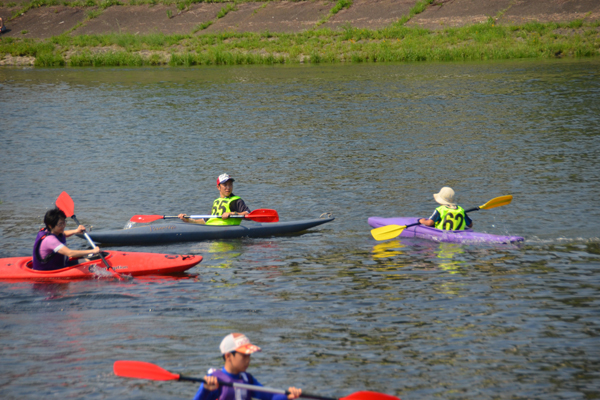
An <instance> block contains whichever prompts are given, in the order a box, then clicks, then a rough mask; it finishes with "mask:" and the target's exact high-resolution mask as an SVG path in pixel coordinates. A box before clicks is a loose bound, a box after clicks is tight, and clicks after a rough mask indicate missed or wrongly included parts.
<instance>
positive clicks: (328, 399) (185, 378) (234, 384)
mask: <svg viewBox="0 0 600 400" xmlns="http://www.w3.org/2000/svg"><path fill="white" fill-rule="evenodd" d="M179 380H180V381H190V382H201V383H206V381H205V380H204V379H202V378H191V377H189V376H183V375H179ZM219 385H222V386H229V387H232V388H236V389H237V388H239V389H246V390H254V391H256V392H264V393H274V394H285V395H288V394H289V392H288V391H287V390H282V389H275V388H270V387H264V386H256V385H249V384H247V383H238V382H222V381H219ZM300 397H304V398H306V399H316V400H338V399H336V398H334V397H323V396H317V395H313V394H308V393H302V394H301V395H300Z"/></svg>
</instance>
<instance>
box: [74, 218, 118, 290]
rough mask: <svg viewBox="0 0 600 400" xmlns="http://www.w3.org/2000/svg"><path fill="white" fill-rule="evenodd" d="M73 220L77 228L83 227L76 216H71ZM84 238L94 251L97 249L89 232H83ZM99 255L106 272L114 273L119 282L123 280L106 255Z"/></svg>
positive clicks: (100, 252)
mask: <svg viewBox="0 0 600 400" xmlns="http://www.w3.org/2000/svg"><path fill="white" fill-rule="evenodd" d="M71 218H72V219H73V221H75V223H76V224H77V226H79V225H81V224H80V223H79V220H78V219H77V217H76V216H75V214H73V215H71ZM83 236H84V237H85V238H86V240H87V241H88V243H89V244H90V246H92V249H93V248H94V247H96V245H95V244H94V242H93V241H92V238H91V237H90V235H88V234H87V232H83ZM98 254H100V258H101V259H102V262H103V263H104V266H105V267H106V270H107V271H109V272H110V273H112V274H113V275H114V276H116V277H117V278H118V279H119V280H123V277H122V276H121V274H119V273H118V272H117V271H115V270H114V269H113V268H112V267H111V266H110V265H108V262H107V261H106V258H104V254H102V251H99V252H98Z"/></svg>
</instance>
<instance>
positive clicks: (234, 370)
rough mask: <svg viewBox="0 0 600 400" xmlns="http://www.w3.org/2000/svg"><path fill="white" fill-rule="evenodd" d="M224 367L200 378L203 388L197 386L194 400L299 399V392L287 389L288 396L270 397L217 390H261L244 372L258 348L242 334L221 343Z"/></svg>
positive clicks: (268, 395) (228, 336) (250, 392)
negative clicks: (243, 385) (248, 387)
mask: <svg viewBox="0 0 600 400" xmlns="http://www.w3.org/2000/svg"><path fill="white" fill-rule="evenodd" d="M220 350H221V354H222V355H223V360H225V366H224V367H223V368H222V369H220V370H215V369H212V368H211V369H210V370H208V375H207V376H205V377H204V380H205V381H206V384H204V383H203V384H201V385H200V388H199V389H198V392H197V393H196V396H194V400H217V399H219V400H250V399H251V398H253V399H260V400H293V399H297V398H298V397H300V395H301V394H302V389H297V388H295V387H290V388H289V389H288V392H289V393H290V394H289V395H287V396H286V395H285V394H273V393H265V392H259V391H249V390H246V389H241V388H233V387H230V386H221V385H219V381H222V382H237V383H246V384H249V385H256V386H262V385H261V384H260V382H259V381H257V380H256V378H254V377H253V376H252V375H250V374H249V373H247V372H246V370H247V369H248V366H249V365H250V355H251V354H252V353H254V352H257V351H260V347H258V346H255V345H253V344H252V343H250V340H248V338H247V337H246V335H244V334H242V333H230V334H229V335H227V336H225V338H224V339H223V341H221V346H220Z"/></svg>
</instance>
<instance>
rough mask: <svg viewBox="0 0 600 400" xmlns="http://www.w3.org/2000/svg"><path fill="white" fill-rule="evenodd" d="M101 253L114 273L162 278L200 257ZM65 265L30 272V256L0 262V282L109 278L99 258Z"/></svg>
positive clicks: (116, 252) (193, 263)
mask: <svg viewBox="0 0 600 400" xmlns="http://www.w3.org/2000/svg"><path fill="white" fill-rule="evenodd" d="M102 254H103V255H104V258H105V259H106V262H108V265H110V266H111V267H112V268H113V269H114V270H115V272H118V273H119V274H124V275H130V276H140V275H165V274H173V273H177V272H183V271H186V270H188V269H190V268H192V267H193V266H194V265H196V264H198V263H200V261H202V256H193V255H172V254H160V253H138V252H132V251H103V252H102ZM96 257H97V259H92V260H90V261H87V262H84V263H81V264H78V265H73V266H69V267H67V268H63V269H57V270H54V271H36V270H33V269H31V264H32V263H31V257H11V258H1V259H0V279H92V278H98V277H102V276H107V274H108V275H110V273H109V272H108V271H106V268H105V267H104V264H103V263H102V259H101V258H100V257H99V256H96Z"/></svg>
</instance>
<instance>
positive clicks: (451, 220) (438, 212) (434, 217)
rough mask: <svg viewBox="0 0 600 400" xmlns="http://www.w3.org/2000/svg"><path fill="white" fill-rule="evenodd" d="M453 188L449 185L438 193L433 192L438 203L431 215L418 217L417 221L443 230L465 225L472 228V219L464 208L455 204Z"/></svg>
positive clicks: (453, 229)
mask: <svg viewBox="0 0 600 400" xmlns="http://www.w3.org/2000/svg"><path fill="white" fill-rule="evenodd" d="M454 195H455V193H454V190H452V188H450V187H447V186H445V187H443V188H442V189H441V190H440V192H439V193H434V195H433V198H434V199H435V201H436V202H437V203H438V204H441V205H440V206H439V207H438V208H436V209H435V211H434V212H433V214H431V217H429V218H420V219H419V223H420V224H421V225H425V226H435V228H437V229H442V230H445V231H459V230H464V229H465V227H467V228H472V227H473V221H472V220H471V218H469V216H468V215H467V214H466V213H465V210H464V209H463V208H462V207H461V206H459V205H458V204H456V201H455V200H454Z"/></svg>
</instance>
